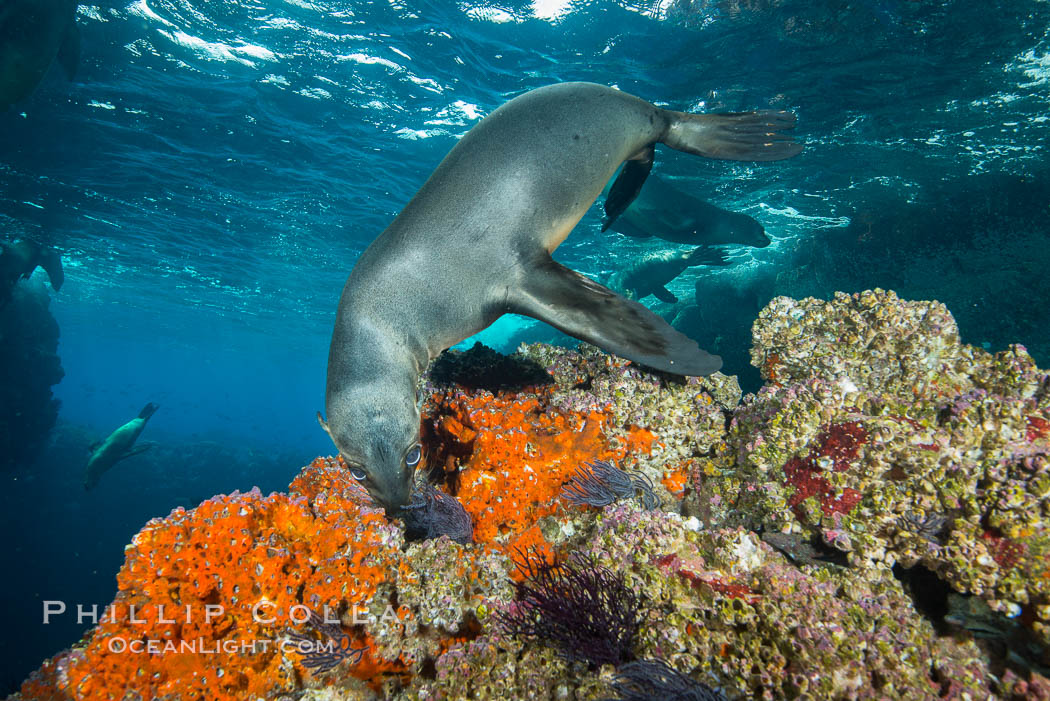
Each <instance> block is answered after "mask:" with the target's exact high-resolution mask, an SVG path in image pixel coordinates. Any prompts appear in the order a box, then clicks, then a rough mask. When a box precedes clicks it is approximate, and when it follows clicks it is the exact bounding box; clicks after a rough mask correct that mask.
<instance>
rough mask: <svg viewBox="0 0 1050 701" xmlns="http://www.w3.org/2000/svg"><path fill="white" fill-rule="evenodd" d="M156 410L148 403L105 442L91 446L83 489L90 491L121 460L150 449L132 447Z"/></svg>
mask: <svg viewBox="0 0 1050 701" xmlns="http://www.w3.org/2000/svg"><path fill="white" fill-rule="evenodd" d="M158 408H159V407H158V406H157V405H156V404H154V403H152V402H150V403H149V404H147V405H146V406H144V407H142V411H140V412H139V415H138V416H137V417H135V418H134V419H132V420H131V421H129V422H127V423H126V424H124V425H123V426H121V427H120V428H118V429H117V430H116V431H114V432H113V433H111V434H109V437H107V438H106V440H104V441H99V442H97V443H95V444H93V445H92V446H91V448H90V450H91V458H90V459H89V460H88V464H87V469H85V470H84V489H91V488H92V487H94V486H95V485H97V484H98V480H99V478H100V477H102V475H103V473H105V472H106V471H107V470H109V469H110V468H111V467H113V466H114V465H116V464H117V463H118V462H120V461H121V460H124V459H125V458H130V457H131V456H133V455H138V454H139V453H142V452H145V451H147V450H149V449H150V448H151V447H152V446H150V445H140V446H138V447H137V448H134V447H133V446H134V445H135V441H136V440H138V437H139V434H140V433H142V429H144V428H145V427H146V422H147V421H149V419H150V417H151V416H153V414H154V412H156V411H157V409H158Z"/></svg>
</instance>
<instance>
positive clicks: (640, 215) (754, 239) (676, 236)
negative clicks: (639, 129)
mask: <svg viewBox="0 0 1050 701" xmlns="http://www.w3.org/2000/svg"><path fill="white" fill-rule="evenodd" d="M608 211H609V200H606V212H607V214H606V216H605V217H603V218H602V231H605V230H606V229H612V230H613V231H619V232H620V233H621V234H626V235H627V236H635V237H638V238H648V237H650V236H656V237H657V238H661V239H663V240H664V241H671V242H673V243H684V244H686V245H689V246H700V245H708V246H715V245H719V244H726V243H738V244H741V245H744V246H753V247H754V248H765V247H766V246H768V245H769V244H770V241H769V237H768V236H766V230H765V229H764V228H763V227H762V225H761V224H759V223H758V221H756V220H755V219H753V218H752V217H749V216H748V215H746V214H741V213H739V212H730V211H727V210H724V209H722V208H720V207H716V206H715V205H713V204H711V203H710V202H705V201H704V200H701V199H699V198H697V197H693V196H692V195H690V194H688V193H686V192H683V191H682V190H679V189H678V188H676V187H675V186H674V185H672V184H671V183H669V182H667V181H666V180H664V179H662V178H657V177H656V176H655V175H650V176H649V178H648V179H647V180H646V181H645V186H644V187H642V189H641V191H640V192H639V193H638V196H637V197H636V198H635V199H634V201H633V202H632V203H631V205H630V206H629V207H627V209H626V210H624V211H623V212H622V213H621V214H620V215H619V217H616V218H615V219H613V218H612V217H610V216H609V215H608Z"/></svg>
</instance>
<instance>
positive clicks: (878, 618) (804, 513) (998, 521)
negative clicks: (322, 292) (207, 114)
mask: <svg viewBox="0 0 1050 701" xmlns="http://www.w3.org/2000/svg"><path fill="white" fill-rule="evenodd" d="M753 336H754V346H753V349H752V359H753V362H754V364H755V366H756V367H758V368H759V369H760V370H761V372H762V374H763V377H764V378H765V380H766V385H765V387H764V388H763V389H762V390H761V391H760V392H759V393H757V394H753V395H752V394H749V395H747V396H745V397H741V395H740V390H739V387H738V386H737V384H736V382H735V380H734V379H733V378H731V377H725V376H722V375H715V376H712V377H709V378H689V379H687V380H682V379H681V378H674V377H669V376H660V375H656V374H652V373H649V372H647V371H645V370H643V369H641V368H638V367H636V366H634V365H632V364H630V363H628V362H626V361H623V360H621V359H618V358H615V357H611V356H608V355H605V354H603V353H601V352H599V351H597V350H596V349H593V348H589V347H586V346H582V347H581V348H580V349H579V350H577V351H570V350H566V349H563V348H557V347H553V346H546V345H533V346H523V347H522V348H521V349H520V350H519V352H518V354H517V355H515V356H514V357H513V358H512V361H508V362H505V361H502V360H500V359H498V358H493V357H492V355H491V353H489V352H487V351H485V350H483V349H475V350H473V351H468V352H467V353H464V354H461V355H457V356H456V357H454V358H445V359H444V361H442V362H444V363H445V367H446V368H452V370H451V371H449V372H446V373H444V374H441V373H439V376H438V377H437V378H435V377H434V376H433V375H432V376H430V377H429V378H427V379H426V380H425V381H424V383H423V386H422V389H423V392H424V396H425V404H424V412H423V413H424V446H425V449H426V455H427V461H426V462H427V465H428V474H427V475H426V478H427V479H429V480H430V481H431V482H432V483H433V484H436V485H437V486H438V488H439V489H441V490H442V491H443V492H445V493H447V494H450V495H453V496H455V497H456V498H457V499H458V500H459V501H460V503H461V504H462V505H463V507H464V509H465V510H466V512H467V513H468V514H469V516H470V519H471V521H472V524H473V542H466V544H461V543H459V542H454V541H453V540H451V539H450V538H449V537H448V536H440V537H437V538H430V539H426V540H421V541H417V542H409V541H407V540H406V537H405V529H404V525H403V524H402V523H400V522H398V521H387V520H386V519H385V518H384V516H383V514H382V512H381V511H380V510H379V509H376V508H374V507H373V506H372V505H371V504H370V503H369V501H368V497H367V495H365V494H364V492H363V491H362V490H361V489H360V487H359V486H358V485H357V484H356V483H355V482H354V480H353V479H352V478H350V477H349V475H348V473H347V471H346V470H345V469H344V468H343V466H342V465H341V463H340V462H339V461H338V460H334V459H329V458H318V459H317V460H315V461H314V462H313V463H312V464H311V465H309V466H307V467H305V468H303V470H302V472H301V473H300V474H299V475H298V476H297V477H296V479H295V480H294V481H293V482H292V483H291V485H290V487H289V491H288V493H286V494H285V493H279V494H271V495H270V496H263V495H262V494H259V493H258V492H257V491H254V492H250V493H248V494H238V493H234V494H231V495H229V496H218V497H215V498H213V499H211V500H209V501H207V502H205V503H203V504H201V505H200V506H199V507H197V508H196V509H193V510H190V511H186V510H184V509H181V508H180V509H176V510H175V511H173V512H172V513H171V514H170V515H169V516H167V517H165V518H161V519H155V520H154V521H151V522H150V523H148V524H147V525H146V526H145V528H143V530H142V531H141V532H140V533H139V534H138V535H137V536H135V538H134V539H133V541H132V543H131V544H130V545H129V546H128V548H127V551H126V559H125V564H124V566H123V568H122V569H121V571H120V573H119V575H118V578H117V582H118V593H117V595H116V598H115V600H114V602H113V605H112V606H111V607H110V608H109V609H107V611H106V612H105V614H104V616H103V617H102V618H101V619H100V620H99V622H98V624H97V625H96V626H95V627H94V628H92V629H91V630H90V631H89V632H88V633H87V634H86V635H85V636H84V638H83V639H82V640H81V641H80V642H79V643H78V644H76V645H74V646H73V648H72V649H70V650H68V651H65V652H63V653H60V654H59V655H57V656H56V657H54V658H52V659H51V660H48V661H47V662H45V663H44V665H43V666H42V667H41V668H40V670H38V671H37V672H36V673H35V674H34V675H33V676H32V677H31V678H30V679H28V680H27V681H26V682H25V684H24V685H23V687H22V691H21V694H20V695H19V696H20V698H23V699H149V698H169V699H220V700H221V699H303V700H307V699H314V700H318V701H320V700H322V699H324V700H336V699H380V698H384V699H385V698H391V699H393V698H397V699H464V698H470V699H489V698H556V699H609V698H641V697H642V696H638V695H637V694H638V693H641V692H638V691H637V690H638V689H646V688H657V686H658V684H663V685H664V686H663V687H660V688H672V687H673V688H675V689H677V690H678V691H676V693H677V694H678V696H677V697H678V698H703V699H709V698H720V697H724V698H729V699H744V698H765V699H782V698H799V699H864V698H871V699H883V698H906V699H927V698H929V699H987V698H1009V699H1050V681H1048V680H1047V678H1046V677H1045V676H1044V675H1045V674H1046V673H1047V668H1048V667H1050V653H1048V651H1050V552H1048V549H1050V531H1048V524H1050V460H1048V458H1047V455H1048V453H1050V376H1048V375H1047V373H1045V372H1043V371H1041V370H1039V369H1038V368H1037V367H1036V366H1035V365H1034V363H1033V362H1032V359H1031V358H1030V357H1029V356H1028V354H1027V353H1026V352H1025V350H1024V348H1022V347H1020V346H1014V347H1012V348H1010V349H1008V350H1006V351H1003V352H1000V353H997V354H991V353H988V352H985V351H983V350H980V349H976V348H972V347H970V346H966V345H964V344H962V343H961V341H960V339H959V334H958V329H957V328H956V325H955V323H954V321H953V319H952V317H951V315H950V314H949V313H948V311H947V309H945V308H944V307H943V306H942V305H940V304H938V303H936V302H906V301H902V300H900V299H899V298H897V297H896V295H894V294H893V293H892V292H884V291H882V290H874V291H869V292H863V293H860V294H855V295H844V294H840V295H837V296H836V297H835V298H834V299H832V300H831V301H822V300H818V299H804V300H801V301H795V300H791V299H788V298H784V297H781V298H777V299H775V300H773V302H772V303H771V304H770V305H769V306H768V307H766V309H764V310H763V311H762V313H761V314H760V316H759V318H758V321H757V322H756V323H755V325H754V328H753ZM471 354H474V355H471ZM474 358H476V359H478V364H479V365H480V366H481V367H482V368H483V369H484V372H485V373H486V380H485V382H481V383H474V384H471V383H470V382H466V381H464V380H463V379H462V378H464V377H468V376H469V375H470V367H471V362H472V359H474ZM511 366H514V367H518V368H521V369H523V370H522V372H520V373H517V375H516V376H517V377H519V378H520V380H519V381H517V382H499V383H497V385H493V384H492V381H493V378H491V377H488V375H491V374H492V368H494V367H511ZM537 367H538V368H541V369H542V370H544V371H545V376H544V375H543V374H540V375H537V373H536V372H535V369H536V368H537ZM496 374H497V375H502V374H503V373H496ZM496 379H498V378H496ZM485 386H488V387H492V390H491V391H490V390H489V389H484V387H485ZM588 464H590V465H592V466H594V465H603V466H605V465H607V466H616V467H618V468H620V470H623V473H621V476H620V477H617V479H626V480H630V481H629V482H626V484H628V485H631V484H644V485H645V489H643V490H640V491H641V492H644V495H643V494H641V493H640V494H639V495H638V497H639V498H635V496H634V495H632V494H631V492H632V490H631V489H624V490H620V491H621V493H623V494H624V498H623V499H621V500H619V501H615V502H613V503H610V504H607V505H604V506H592V505H589V503H588V502H587V500H586V499H580V498H578V497H579V494H578V490H576V492H574V491H573V490H572V489H570V490H569V492H568V493H566V492H565V487H566V485H567V484H570V483H572V482H573V481H574V479H575V480H576V481H577V484H580V482H579V480H580V477H579V475H580V472H579V471H580V468H581V467H583V466H585V465H588ZM615 474H616V473H614V472H613V470H612V469H605V468H602V469H598V470H594V469H593V468H592V471H591V472H589V473H587V474H586V478H587V479H588V480H590V481H591V482H593V481H594V480H600V479H601V478H602V476H603V475H605V476H606V477H607V478H608V476H609V475H615ZM588 485H589V486H588V488H590V487H591V486H593V485H592V484H591V483H590V482H589V483H588ZM613 492H616V490H615V489H613V490H611V491H610V493H613ZM574 494H575V497H574ZM642 496H644V497H645V498H641V497H642ZM654 502H659V503H658V504H657V503H654ZM646 507H653V508H646ZM431 535H434V534H433V533H431ZM462 540H469V539H465V538H464V539H462ZM523 559H524V560H526V562H525V563H524V564H523ZM565 562H571V563H575V564H573V565H572V567H570V568H568V569H567V570H565V569H563V570H562V571H568V572H570V573H571V576H572V577H575V578H576V579H575V580H574V581H579V582H584V583H586V582H589V581H594V582H607V583H608V582H615V583H616V585H615V587H613V586H612V585H607V586H605V588H606V589H608V590H612V589H614V588H619V589H617V590H623V591H629V595H627V594H623V595H620V597H619V599H615V600H612V599H610V597H609V596H605V597H604V598H603V597H602V596H598V595H597V594H598V593H600V592H601V589H602V587H599V586H594V585H586V586H582V588H581V589H580V591H578V592H577V594H578V595H577V597H576V599H574V600H575V601H578V602H582V603H579V604H578V605H577V606H576V608H577V609H587V608H588V607H591V606H606V607H608V606H614V607H615V606H617V605H619V606H621V609H619V610H617V611H614V612H613V613H619V614H623V615H620V617H619V618H616V617H615V616H614V617H612V618H615V619H616V620H620V621H629V625H630V630H629V631H628V632H629V633H630V634H629V635H626V634H625V635H622V636H621V637H620V638H619V639H620V640H625V641H628V642H627V643H625V644H624V645H621V646H619V647H618V648H617V651H616V654H615V655H611V656H605V657H604V658H603V657H598V658H588V657H587V656H586V655H573V654H565V652H564V650H559V649H558V648H557V646H555V645H552V644H550V643H549V641H550V640H553V639H556V638H557V637H558V635H561V637H562V638H563V639H564V638H571V639H575V638H574V635H575V632H574V631H573V629H572V628H571V626H566V625H565V622H566V620H568V619H566V618H564V617H565V616H569V615H573V611H572V610H571V609H566V608H565V607H562V608H560V609H559V607H558V601H557V596H552V593H553V594H556V593H557V591H558V590H557V586H560V585H551V584H549V583H550V582H557V581H558V580H557V577H556V576H553V575H552V576H548V577H547V579H546V580H543V581H547V582H548V585H547V588H546V589H545V590H544V591H542V592H540V593H539V594H538V595H537V594H536V586H532V587H531V588H530V587H529V586H525V585H523V584H522V582H523V580H524V579H525V578H526V577H527V575H528V573H529V572H532V573H534V574H535V573H537V572H547V573H550V572H557V571H558V570H556V569H550V568H557V567H559V565H558V564H557V563H565ZM530 563H531V564H530ZM587 568H591V569H593V570H594V572H595V573H597V574H595V576H594V577H591V578H590V579H588V575H587ZM537 581H539V580H537ZM534 584H535V582H534ZM537 586H538V585H537ZM624 587H626V588H624ZM522 592H531V595H533V596H534V597H536V596H538V597H539V598H538V599H537V600H542V601H543V602H545V605H544V606H541V607H534V608H533V609H530V611H532V612H533V613H534V614H535V615H532V614H530V615H529V617H527V619H523V618H522V611H523V608H522V607H523V606H526V605H527V602H525V601H523V600H522V599H521V597H522V595H523V594H522ZM588 592H591V593H594V594H595V596H593V597H591V598H588V596H589V594H588ZM596 592H597V593H596ZM617 601H619V602H620V603H619V604H618V603H617ZM624 601H629V602H630V611H624V610H623V608H622V602H624ZM162 605H163V606H164V609H163V610H162V609H161V608H160V607H161V606H162ZM133 607H134V608H133ZM545 611H551V612H554V613H544V612H545ZM559 611H560V613H559ZM209 614H210V615H209ZM627 614H629V615H627ZM544 616H562V617H563V618H561V619H559V620H558V621H557V622H556V623H557V624H558V626H560V627H559V628H558V630H559V631H561V633H559V634H558V635H555V634H545V632H544V626H545V625H547V624H546V623H545V620H546V619H544ZM601 618H602V617H601V616H600V615H597V614H594V615H590V614H589V617H587V618H585V619H583V620H584V623H582V624H581V625H590V624H594V623H595V621H597V620H599V619H601ZM508 620H511V621H513V620H517V621H519V623H520V622H521V621H523V620H525V621H526V622H527V624H528V625H527V626H524V625H518V626H517V627H515V626H514V625H507V621H508ZM549 622H550V625H551V630H553V629H554V628H553V626H554V624H555V621H553V619H551V620H550V621H549ZM596 625H597V624H596ZM620 625H621V627H622V626H624V625H627V624H620ZM635 626H636V630H635ZM526 628H527V630H528V631H529V634H528V635H521V634H520V633H521V631H522V630H524V629H526ZM566 631H567V632H566ZM549 632H550V631H548V633H549ZM599 632H600V628H599ZM515 633H518V634H517V635H516V634H515ZM588 634H589V633H588ZM581 635H583V633H581ZM580 639H583V638H580ZM545 641H547V642H545ZM311 642H313V643H315V644H316V645H315V646H314V647H311V645H310V643H311ZM190 646H196V647H190ZM151 651H152V652H154V653H155V654H149V653H150V652H151ZM595 659H597V660H598V661H597V662H595V661H594V660H595ZM608 659H612V660H615V662H612V663H608V662H606V663H603V662H602V660H608ZM632 665H633V666H632ZM653 670H656V672H654V671H653ZM646 674H650V675H652V674H659V675H660V679H656V680H654V679H650V678H647V677H646V676H645V675H646ZM690 680H692V683H695V687H690V686H689V684H690ZM625 689H634V690H635V691H633V692H628V691H625ZM630 694H634V695H633V696H632V695H630ZM643 695H644V694H643Z"/></svg>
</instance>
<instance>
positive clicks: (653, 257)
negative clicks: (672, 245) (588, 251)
mask: <svg viewBox="0 0 1050 701" xmlns="http://www.w3.org/2000/svg"><path fill="white" fill-rule="evenodd" d="M698 265H719V266H720V265H729V260H728V259H727V258H726V257H725V255H724V254H723V253H722V252H721V251H718V250H717V249H713V248H707V247H706V246H698V247H696V248H695V249H693V250H692V251H675V250H671V251H654V252H652V253H648V254H646V255H644V256H642V258H641V259H640V260H637V261H635V262H634V263H632V264H631V266H630V267H629V268H627V269H625V270H620V271H617V272H615V273H613V274H612V276H611V277H610V278H609V281H608V285H609V287H610V288H611V289H613V290H615V291H617V292H619V293H620V294H622V295H623V296H624V297H626V298H627V299H644V298H645V297H648V296H649V295H653V296H655V297H656V298H657V299H659V300H660V301H662V302H669V303H672V302H677V301H678V298H677V297H676V296H675V295H674V294H673V293H671V291H670V290H668V289H667V287H666V285H667V283H669V282H671V280H674V279H675V278H676V277H678V276H679V275H681V274H682V273H683V272H684V271H685V269H686V268H692V267H695V266H698Z"/></svg>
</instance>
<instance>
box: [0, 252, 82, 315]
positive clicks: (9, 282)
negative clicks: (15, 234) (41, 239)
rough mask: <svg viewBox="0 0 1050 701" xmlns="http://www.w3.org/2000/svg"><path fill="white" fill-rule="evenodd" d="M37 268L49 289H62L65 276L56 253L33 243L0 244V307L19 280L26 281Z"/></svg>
mask: <svg viewBox="0 0 1050 701" xmlns="http://www.w3.org/2000/svg"><path fill="white" fill-rule="evenodd" d="M38 266H39V267H41V268H43V269H44V272H46V273H47V279H48V280H50V281H51V287H53V288H54V289H55V290H56V291H57V290H60V289H62V283H63V282H64V281H65V279H66V276H65V273H64V272H63V271H62V256H60V255H59V253H58V251H56V250H55V249H53V248H49V247H46V246H41V245H40V244H38V243H36V242H35V241H26V240H22V241H15V242H14V243H3V242H0V307H2V306H4V304H6V303H7V301H8V300H9V299H10V298H11V290H12V288H14V286H15V284H16V283H17V282H18V281H19V279H28V278H29V276H30V275H32V274H33V271H34V270H36V269H37V267H38Z"/></svg>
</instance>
